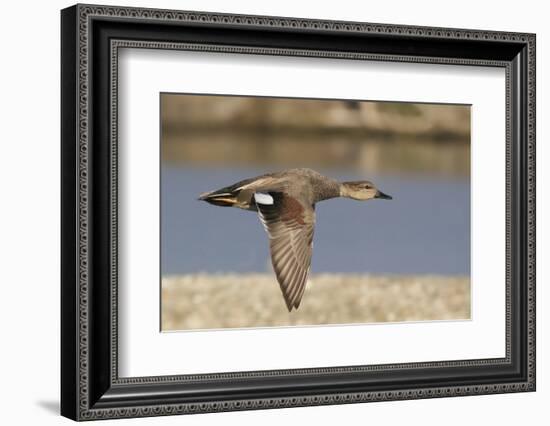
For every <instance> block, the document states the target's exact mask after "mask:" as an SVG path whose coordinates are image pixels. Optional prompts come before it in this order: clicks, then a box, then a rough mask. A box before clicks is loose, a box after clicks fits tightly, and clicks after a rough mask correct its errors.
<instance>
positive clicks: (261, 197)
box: [199, 168, 392, 311]
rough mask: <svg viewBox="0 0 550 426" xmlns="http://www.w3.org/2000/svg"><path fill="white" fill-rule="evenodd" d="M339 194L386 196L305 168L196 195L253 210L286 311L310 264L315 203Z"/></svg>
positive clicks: (298, 295)
mask: <svg viewBox="0 0 550 426" xmlns="http://www.w3.org/2000/svg"><path fill="white" fill-rule="evenodd" d="M337 197H345V198H351V199H354V200H359V201H366V200H370V199H373V198H381V199H385V200H391V199H392V197H390V196H389V195H386V194H384V193H383V192H381V191H380V190H379V189H377V188H376V187H375V186H374V184H373V183H372V182H369V181H366V180H361V181H353V182H338V181H336V180H334V179H331V178H328V177H326V176H323V175H321V174H320V173H317V172H316V171H314V170H311V169H305V168H300V169H291V170H285V171H282V172H277V173H267V174H265V175H261V176H257V177H253V178H250V179H245V180H242V181H240V182H237V183H235V184H233V185H230V186H227V187H225V188H222V189H219V190H217V191H211V192H205V193H203V194H201V195H200V196H199V200H203V201H206V202H208V203H210V204H213V205H215V206H222V207H237V208H240V209H244V210H250V211H256V212H258V215H259V217H260V220H261V222H262V224H263V226H264V228H265V230H266V232H267V234H268V236H269V249H270V252H271V263H272V265H273V270H274V271H275V275H276V276H277V281H278V282H279V286H280V287H281V291H282V293H283V297H284V299H285V303H286V306H287V308H288V310H289V311H292V309H293V308H295V309H298V307H299V306H300V301H301V300H302V296H303V294H304V290H305V287H306V282H307V278H308V274H309V269H310V265H311V253H312V248H313V230H314V227H315V204H316V203H318V202H319V201H323V200H328V199H331V198H337Z"/></svg>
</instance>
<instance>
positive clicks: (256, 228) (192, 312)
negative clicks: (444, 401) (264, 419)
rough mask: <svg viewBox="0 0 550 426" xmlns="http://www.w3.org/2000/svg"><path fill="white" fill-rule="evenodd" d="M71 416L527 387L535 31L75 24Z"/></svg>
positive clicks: (67, 383) (82, 14) (110, 20)
mask: <svg viewBox="0 0 550 426" xmlns="http://www.w3.org/2000/svg"><path fill="white" fill-rule="evenodd" d="M61 50H62V75H61V81H62V93H61V98H62V122H61V127H62V129H61V130H62V132H61V133H62V141H61V145H62V152H61V159H62V182H61V190H62V218H61V220H62V253H61V254H62V282H61V309H62V310H61V322H62V327H61V340H62V351H61V370H62V371H61V385H62V386H61V413H62V415H64V416H66V417H69V418H71V419H74V420H92V419H106V418H122V417H142V416H158V415H170V414H188V413H206V412H215V411H230V410H249V409H264V408H277V407H294V406H308V405H321V404H345V403H356V402H370V401H382V400H400V399H418V398H436V397H447V396H465V395H478V394H490V393H504V392H521V391H534V390H535V35H534V34H523V33H521V34H520V33H505V32H494V31H479V30H463V29H450V28H427V27H412V26H403V25H387V24H370V23H359V22H335V21H320V20H306V19H297V18H281V17H269V16H243V15H227V14H216V13H203V12H187V11H171V10H155V9H137V8H128V7H106V6H105V7H104V6H94V5H76V6H73V7H70V8H67V9H64V10H62V12H61Z"/></svg>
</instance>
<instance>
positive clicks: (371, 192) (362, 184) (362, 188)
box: [340, 180, 392, 201]
mask: <svg viewBox="0 0 550 426" xmlns="http://www.w3.org/2000/svg"><path fill="white" fill-rule="evenodd" d="M340 196H341V197H346V198H352V199H354V200H359V201H367V200H370V199H372V198H381V199H383V200H391V199H392V197H391V196H389V195H387V194H384V193H383V192H382V191H380V190H379V189H378V188H377V187H376V186H374V184H373V183H372V182H370V181H368V180H358V181H353V182H342V184H341V185H340Z"/></svg>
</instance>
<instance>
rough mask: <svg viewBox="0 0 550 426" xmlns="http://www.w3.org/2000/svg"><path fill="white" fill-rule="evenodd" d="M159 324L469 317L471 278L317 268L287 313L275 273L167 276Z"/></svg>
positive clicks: (233, 324)
mask: <svg viewBox="0 0 550 426" xmlns="http://www.w3.org/2000/svg"><path fill="white" fill-rule="evenodd" d="M161 294H162V298H161V317H162V318H161V321H162V324H161V329H162V331H176V330H193V329H195V330H196V329H220V328H245V327H276V326H292V325H322V324H325V325H328V324H357V323H383V322H407V321H415V322H417V321H436V320H467V319H470V318H471V316H470V278H469V277H465V276H437V275H376V276H371V275H363V274H317V275H312V276H311V277H310V279H309V281H308V285H307V288H306V292H305V294H304V298H303V299H302V303H301V306H300V307H299V309H298V310H297V311H293V312H291V313H289V312H288V311H287V309H286V307H285V305H284V302H283V298H282V295H281V292H280V289H279V286H278V284H277V281H276V279H275V277H274V276H273V275H272V274H188V275H174V276H166V277H163V278H162V292H161Z"/></svg>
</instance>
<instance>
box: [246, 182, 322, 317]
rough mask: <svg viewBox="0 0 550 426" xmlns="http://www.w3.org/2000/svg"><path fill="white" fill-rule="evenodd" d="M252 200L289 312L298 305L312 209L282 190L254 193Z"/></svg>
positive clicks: (308, 256) (310, 236) (308, 260)
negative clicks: (266, 237) (267, 240)
mask: <svg viewBox="0 0 550 426" xmlns="http://www.w3.org/2000/svg"><path fill="white" fill-rule="evenodd" d="M254 201H255V202H256V206H257V208H258V213H259V216H260V219H261V221H262V223H263V225H264V228H265V230H266V231H267V234H268V235H269V249H270V251H271V263H272V264H273V269H274V270H275V274H276V276H277V281H278V282H279V285H280V287H281V291H282V292H283V297H284V299H285V302H286V306H287V308H288V310H289V311H291V310H292V308H298V306H300V300H301V299H302V295H303V294H304V290H305V286H306V282H307V278H308V274H309V269H310V265H311V253H312V248H313V230H314V227H315V211H314V210H313V206H311V205H309V206H306V205H304V204H303V203H302V202H300V201H298V200H297V199H295V198H293V197H291V196H289V195H286V194H284V193H282V192H271V191H270V192H256V193H255V194H254Z"/></svg>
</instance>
